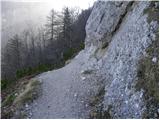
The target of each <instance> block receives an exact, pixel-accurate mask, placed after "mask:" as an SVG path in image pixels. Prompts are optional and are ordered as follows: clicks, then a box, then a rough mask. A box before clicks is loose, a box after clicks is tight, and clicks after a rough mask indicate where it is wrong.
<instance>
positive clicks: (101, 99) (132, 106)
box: [15, 1, 159, 119]
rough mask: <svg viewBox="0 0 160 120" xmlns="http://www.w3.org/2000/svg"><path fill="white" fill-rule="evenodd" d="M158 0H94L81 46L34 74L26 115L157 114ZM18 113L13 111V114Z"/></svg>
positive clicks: (147, 116)
mask: <svg viewBox="0 0 160 120" xmlns="http://www.w3.org/2000/svg"><path fill="white" fill-rule="evenodd" d="M158 11H159V5H158V2H147V1H145V2H138V1H137V2H131V1H130V2H127V1H120V2H118V1H116V2H112V1H108V2H106V1H97V2H96V3H95V4H94V7H93V9H92V12H91V15H90V16H89V19H88V20H87V24H86V38H85V48H84V50H82V51H80V52H79V53H78V55H77V56H75V57H74V58H73V59H72V60H70V62H69V63H68V64H67V65H65V66H64V67H62V68H60V69H57V70H52V71H48V72H45V73H42V74H40V75H38V76H36V77H35V78H34V79H37V80H39V81H40V82H41V83H42V84H41V92H42V94H41V95H40V96H39V97H38V98H37V99H36V100H34V101H33V103H30V104H26V105H25V106H24V110H23V111H25V112H26V113H27V118H45V119H47V118H52V119H53V118H158V117H159V116H158V106H159V102H158V101H159V98H158V94H159V93H158V89H159V86H158V82H159V80H158V61H159V58H158V54H159V53H158V25H159V23H158ZM15 116H16V115H15Z"/></svg>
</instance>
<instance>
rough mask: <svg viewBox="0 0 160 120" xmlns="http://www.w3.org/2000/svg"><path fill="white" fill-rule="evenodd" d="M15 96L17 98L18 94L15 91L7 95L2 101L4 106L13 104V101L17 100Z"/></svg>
mask: <svg viewBox="0 0 160 120" xmlns="http://www.w3.org/2000/svg"><path fill="white" fill-rule="evenodd" d="M15 98H16V96H15V94H14V93H12V94H10V95H8V96H7V97H6V99H5V100H4V101H3V102H2V107H4V106H8V105H11V104H12V103H13V101H14V100H15Z"/></svg>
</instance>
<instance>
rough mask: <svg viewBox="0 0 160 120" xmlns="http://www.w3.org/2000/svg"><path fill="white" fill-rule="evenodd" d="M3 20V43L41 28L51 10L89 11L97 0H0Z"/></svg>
mask: <svg viewBox="0 0 160 120" xmlns="http://www.w3.org/2000/svg"><path fill="white" fill-rule="evenodd" d="M0 1H2V2H1V5H2V6H1V7H2V9H1V10H2V11H1V15H0V16H1V20H2V31H1V35H2V43H3V46H4V45H5V43H6V42H7V40H8V39H9V38H10V37H12V36H13V35H14V34H16V33H20V32H21V31H23V30H24V29H26V28H28V27H30V26H33V27H34V28H36V27H38V26H41V25H42V24H44V23H45V21H46V16H47V15H48V14H49V12H50V10H51V9H54V10H56V11H59V12H60V11H62V8H63V7H64V6H65V7H71V8H74V7H77V8H80V9H87V8H89V7H91V6H92V5H93V3H94V1H96V0H0ZM37 2H38V3H37Z"/></svg>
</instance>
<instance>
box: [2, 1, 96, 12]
mask: <svg viewBox="0 0 160 120" xmlns="http://www.w3.org/2000/svg"><path fill="white" fill-rule="evenodd" d="M2 1H12V2H45V4H46V3H47V4H48V7H49V8H54V9H56V10H58V11H61V9H62V8H63V7H64V6H68V7H75V6H76V7H79V8H81V9H86V8H88V7H89V6H92V5H93V3H94V1H96V0H2Z"/></svg>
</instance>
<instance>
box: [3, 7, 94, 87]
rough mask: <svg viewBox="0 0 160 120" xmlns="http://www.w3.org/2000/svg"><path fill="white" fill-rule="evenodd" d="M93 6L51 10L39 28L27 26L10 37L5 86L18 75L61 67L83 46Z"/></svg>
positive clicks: (5, 52) (5, 56)
mask: <svg viewBox="0 0 160 120" xmlns="http://www.w3.org/2000/svg"><path fill="white" fill-rule="evenodd" d="M91 9H92V8H89V9H86V10H82V11H81V12H80V10H78V9H76V8H68V7H65V8H63V10H62V12H57V11H55V10H54V9H52V10H51V11H50V13H49V14H48V16H47V17H46V19H47V22H46V23H45V24H44V25H43V26H42V27H39V28H37V31H34V30H33V29H32V28H29V29H25V30H24V31H23V32H21V33H17V34H15V35H14V36H13V37H12V38H11V39H9V40H8V42H7V45H6V47H5V49H4V50H3V51H2V65H1V68H2V72H1V77H2V89H3V88H6V87H7V84H9V83H11V82H13V81H16V80H17V79H19V78H22V77H25V76H28V75H36V74H39V73H41V72H44V71H48V70H52V69H57V68H60V67H62V66H64V65H65V62H66V61H67V60H69V59H71V58H72V57H73V56H74V55H75V54H76V53H77V52H79V51H80V50H81V49H83V48H84V39H85V34H86V33H85V25H86V22H87V19H88V17H89V15H90V13H91ZM44 17H45V16H44ZM33 27H34V26H33Z"/></svg>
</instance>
